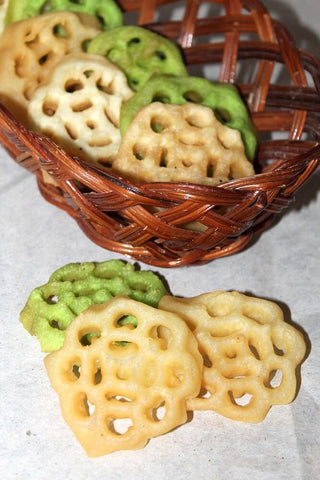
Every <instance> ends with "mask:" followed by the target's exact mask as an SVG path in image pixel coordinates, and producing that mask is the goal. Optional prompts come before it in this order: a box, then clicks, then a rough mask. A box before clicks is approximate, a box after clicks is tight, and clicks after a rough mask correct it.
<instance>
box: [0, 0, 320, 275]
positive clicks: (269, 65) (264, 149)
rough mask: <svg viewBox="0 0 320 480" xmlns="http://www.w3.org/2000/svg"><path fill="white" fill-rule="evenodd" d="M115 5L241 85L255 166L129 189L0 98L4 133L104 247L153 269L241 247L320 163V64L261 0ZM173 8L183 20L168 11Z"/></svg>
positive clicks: (45, 191) (205, 67)
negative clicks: (205, 180)
mask: <svg viewBox="0 0 320 480" xmlns="http://www.w3.org/2000/svg"><path fill="white" fill-rule="evenodd" d="M118 3H119V5H120V6H121V8H122V9H123V10H124V11H125V12H131V13H130V15H132V16H133V17H134V18H136V22H137V23H139V24H140V25H144V26H147V27H148V28H150V29H152V30H154V31H157V32H158V33H161V34H163V35H165V36H167V37H168V38H171V39H173V40H175V41H176V42H177V43H178V44H179V45H180V46H181V48H182V49H183V51H184V55H185V60H186V63H187V65H188V69H189V71H190V73H191V74H195V75H203V76H206V77H207V78H209V79H210V80H214V81H217V80H219V81H221V82H232V83H235V84H236V85H237V86H238V87H239V89H240V91H241V93H242V95H243V98H244V99H245V100H246V102H247V105H248V108H249V109H250V111H251V113H252V119H253V122H254V124H255V125H256V127H257V130H258V135H259V148H258V152H257V158H256V161H255V170H256V172H257V174H256V175H255V176H253V177H248V178H243V179H239V180H234V181H231V182H228V183H225V184H223V185H220V186H218V187H206V186H199V185H193V184H171V183H153V184H143V185H134V184H131V183H130V182H127V181H124V180H123V179H121V178H119V177H117V176H115V175H112V174H109V173H108V172H106V171H102V170H99V169H97V168H95V167H93V166H90V164H87V163H85V162H81V161H78V160H76V159H73V158H71V157H70V156H69V155H67V154H66V153H65V152H64V151H62V150H61V149H59V147H58V146H57V145H55V144H54V143H53V142H52V141H50V140H49V139H47V138H46V137H43V136H40V135H38V134H36V133H34V132H30V131H27V130H25V129H24V127H23V126H22V125H21V124H20V123H19V122H18V121H17V120H16V119H15V118H13V117H12V115H11V114H10V112H8V111H7V110H6V109H5V108H4V107H3V106H1V105H0V141H1V142H2V144H3V146H4V147H5V148H6V149H7V150H8V151H9V153H10V154H11V156H12V158H13V159H14V160H15V161H16V162H17V163H19V164H20V165H21V166H23V167H24V168H26V169H28V170H29V171H30V172H33V174H35V175H36V178H37V182H38V186H39V189H40V191H41V193H42V195H43V197H44V198H45V199H46V200H48V201H49V202H51V203H53V204H54V205H56V206H57V207H59V208H61V209H64V210H65V211H66V212H67V213H68V214H70V215H71V216H72V217H73V218H74V219H75V220H76V221H77V222H78V224H79V226H80V228H81V229H82V230H83V232H84V233H85V234H86V235H87V236H88V237H89V238H90V239H91V240H92V241H93V242H95V243H96V244H98V245H100V246H101V247H103V248H106V249H108V250H111V251H115V252H118V253H120V254H126V255H129V256H130V257H132V258H133V259H136V260H138V261H142V262H145V263H147V264H150V265H155V266H160V267H177V266H185V265H193V264H200V263H205V262H208V261H211V260H213V259H215V258H218V257H222V256H225V255H230V254H233V253H235V252H238V251H240V250H241V249H243V248H244V247H245V246H246V245H247V244H248V242H249V241H250V240H251V238H252V236H253V235H255V234H256V233H257V232H261V231H262V230H264V229H266V228H267V227H268V226H269V225H270V222H271V221H272V219H273V218H274V217H275V215H277V214H279V213H280V212H281V211H282V210H283V209H284V208H285V207H287V205H288V204H289V203H290V202H291V201H292V200H293V198H294V194H295V192H296V190H297V189H298V188H299V187H300V186H301V185H302V184H303V183H304V182H305V181H306V180H307V179H308V177H309V176H310V175H311V174H312V173H313V172H314V170H315V169H316V168H317V166H318V164H319V162H320V144H319V140H320V63H319V60H318V59H316V58H315V57H314V56H312V55H310V54H308V53H307V52H304V51H300V50H299V49H298V48H297V46H296V45H295V43H294V41H293V40H292V37H291V36H290V34H289V33H288V31H287V30H286V28H285V27H284V26H283V25H282V24H280V23H279V22H278V21H276V20H274V19H272V18H271V16H270V14H269V13H268V11H267V10H266V8H265V7H264V6H263V5H262V4H261V3H260V2H259V1H258V0H220V1H213V2H201V1H200V0H189V1H185V2H181V1H180V2H174V1H169V0H157V1H156V0H145V1H138V0H131V1H130V0H121V1H119V2H118ZM175 6H178V7H179V10H178V12H180V13H179V14H180V17H179V18H178V19H176V16H175V17H173V19H170V18H168V19H167V18H166V15H168V14H169V13H170V12H171V11H175V10H174V7H175ZM205 9H207V10H206V11H205ZM134 12H135V13H134ZM203 12H205V14H203ZM210 75H212V76H211V77H210ZM44 171H47V172H48V173H49V174H50V177H51V179H53V180H54V181H53V182H51V181H48V178H50V177H48V176H46V175H44V174H43V172H44ZM152 212H154V213H152ZM302 214H303V212H302ZM190 222H191V225H196V227H195V228H190ZM193 222H196V223H193ZM199 226H200V228H199Z"/></svg>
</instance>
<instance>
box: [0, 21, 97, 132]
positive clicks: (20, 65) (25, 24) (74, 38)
mask: <svg viewBox="0 0 320 480" xmlns="http://www.w3.org/2000/svg"><path fill="white" fill-rule="evenodd" d="M92 18H93V17H92V16H91V15H88V16H86V15H83V14H82V15H77V14H76V13H73V12H65V11H61V12H55V13H47V14H43V15H40V16H38V17H31V18H28V19H26V20H21V21H19V22H14V23H11V24H10V25H8V26H7V27H6V28H5V29H4V31H3V32H2V34H1V36H0V101H1V102H2V103H4V104H5V105H6V106H7V107H8V108H9V110H11V111H12V112H13V114H14V115H15V116H16V117H17V118H18V119H19V120H21V121H22V122H24V123H25V122H26V110H27V106H28V103H29V101H30V98H31V96H32V94H33V92H34V91H35V89H36V88H37V87H38V86H39V84H40V83H41V82H43V80H44V79H45V78H46V77H47V75H48V73H49V72H50V71H51V70H52V69H53V68H54V67H55V65H56V64H57V63H58V62H59V61H60V60H61V59H62V58H63V57H64V56H65V55H67V54H69V53H74V52H83V51H85V48H86V43H87V42H88V41H89V40H91V39H92V38H93V37H95V36H96V35H97V34H98V33H99V32H100V31H101V30H100V26H99V22H98V20H97V24H96V25H93V24H92V22H93V21H92Z"/></svg>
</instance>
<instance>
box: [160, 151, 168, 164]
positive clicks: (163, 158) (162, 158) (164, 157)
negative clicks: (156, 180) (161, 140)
mask: <svg viewBox="0 0 320 480" xmlns="http://www.w3.org/2000/svg"><path fill="white" fill-rule="evenodd" d="M167 154H168V152H167V151H163V152H161V156H160V163H159V166H160V167H164V168H166V167H167V166H168V157H167Z"/></svg>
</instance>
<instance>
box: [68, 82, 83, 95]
mask: <svg viewBox="0 0 320 480" xmlns="http://www.w3.org/2000/svg"><path fill="white" fill-rule="evenodd" d="M83 88H84V85H83V83H82V82H81V80H76V79H70V80H68V81H67V82H66V83H65V86H64V89H65V91H66V92H68V93H74V92H77V91H79V90H82V89H83Z"/></svg>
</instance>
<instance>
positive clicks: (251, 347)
mask: <svg viewBox="0 0 320 480" xmlns="http://www.w3.org/2000/svg"><path fill="white" fill-rule="evenodd" d="M249 349H250V351H251V353H252V354H253V356H254V357H255V358H256V359H257V360H261V357H260V355H259V352H258V350H257V348H256V347H255V346H254V345H252V343H249Z"/></svg>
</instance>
